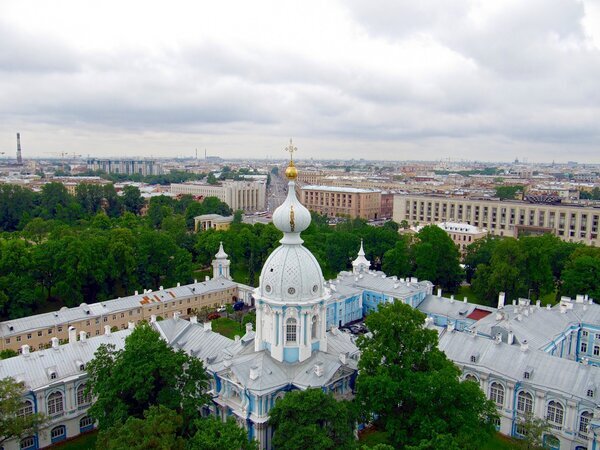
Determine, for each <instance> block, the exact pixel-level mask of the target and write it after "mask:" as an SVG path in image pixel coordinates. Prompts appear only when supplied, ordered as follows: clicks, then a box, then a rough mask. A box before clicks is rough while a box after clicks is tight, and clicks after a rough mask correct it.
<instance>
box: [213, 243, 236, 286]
mask: <svg viewBox="0 0 600 450" xmlns="http://www.w3.org/2000/svg"><path fill="white" fill-rule="evenodd" d="M230 265H231V262H230V261H229V258H228V255H227V253H225V250H223V242H221V243H220V244H219V251H218V252H217V254H216V255H215V259H213V262H212V266H213V279H214V278H226V279H228V280H231V275H230V273H229V266H230Z"/></svg>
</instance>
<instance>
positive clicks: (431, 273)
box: [413, 225, 462, 291]
mask: <svg viewBox="0 0 600 450" xmlns="http://www.w3.org/2000/svg"><path fill="white" fill-rule="evenodd" d="M417 239H418V240H417V243H416V244H415V245H414V248H413V251H414V255H415V256H414V258H415V275H416V276H417V277H418V278H419V279H422V280H429V281H431V282H432V283H433V284H436V285H440V286H442V287H443V288H444V289H448V290H450V291H454V290H456V288H457V287H458V285H459V284H460V280H461V278H462V271H461V268H460V262H459V260H460V254H459V252H458V249H457V248H456V245H455V244H454V242H452V239H450V236H448V233H446V232H445V231H444V230H442V229H441V228H440V227H438V226H437V225H427V226H425V227H423V228H422V229H421V231H419V233H418V234H417Z"/></svg>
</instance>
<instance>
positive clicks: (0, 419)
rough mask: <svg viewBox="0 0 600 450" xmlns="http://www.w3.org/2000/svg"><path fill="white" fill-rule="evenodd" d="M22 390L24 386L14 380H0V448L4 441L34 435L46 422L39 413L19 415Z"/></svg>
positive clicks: (21, 405)
mask: <svg viewBox="0 0 600 450" xmlns="http://www.w3.org/2000/svg"><path fill="white" fill-rule="evenodd" d="M24 390H25V385H24V384H23V383H21V382H17V381H16V380H15V379H14V378H10V377H8V378H3V379H0V447H2V444H3V443H4V442H5V441H8V440H10V439H15V438H16V439H21V438H22V437H24V436H28V435H31V434H32V433H35V432H36V431H37V430H38V429H39V428H40V427H41V426H43V424H44V423H45V422H46V420H47V419H46V417H45V416H44V415H43V414H40V413H32V414H22V413H20V411H21V408H22V407H23V391H24ZM2 448H4V447H2Z"/></svg>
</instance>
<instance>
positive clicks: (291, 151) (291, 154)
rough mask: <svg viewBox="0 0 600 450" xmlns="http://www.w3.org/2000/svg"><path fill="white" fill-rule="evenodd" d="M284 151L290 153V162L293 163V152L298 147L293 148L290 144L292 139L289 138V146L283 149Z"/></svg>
mask: <svg viewBox="0 0 600 450" xmlns="http://www.w3.org/2000/svg"><path fill="white" fill-rule="evenodd" d="M285 151H286V152H290V162H294V158H293V156H294V152H297V151H298V147H294V145H293V144H292V138H290V145H288V146H287V147H286V148H285Z"/></svg>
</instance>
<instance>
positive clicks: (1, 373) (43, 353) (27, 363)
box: [0, 329, 132, 390]
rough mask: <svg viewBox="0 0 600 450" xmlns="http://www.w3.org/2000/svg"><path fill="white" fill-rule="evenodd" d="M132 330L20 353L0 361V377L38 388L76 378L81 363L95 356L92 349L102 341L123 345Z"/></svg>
mask: <svg viewBox="0 0 600 450" xmlns="http://www.w3.org/2000/svg"><path fill="white" fill-rule="evenodd" d="M131 331H132V330H130V329H126V330H121V331H117V332H115V333H111V334H110V335H101V336H96V337H94V338H88V339H86V340H85V341H78V342H74V343H72V344H64V345H59V346H58V348H49V349H46V350H39V351H36V352H32V353H30V354H29V355H19V356H15V357H13V358H8V359H4V360H0V379H2V378H6V377H13V378H15V379H16V380H17V381H23V382H24V383H25V385H26V387H27V389H31V390H34V389H38V388H41V387H44V386H47V385H52V384H60V383H62V382H63V381H64V380H65V379H67V378H70V377H74V376H75V377H77V376H79V375H81V374H83V373H84V372H82V371H81V370H79V369H80V368H79V365H80V363H83V364H87V363H88V362H89V361H90V360H91V359H93V358H94V352H95V351H96V350H97V349H98V347H100V345H102V344H113V345H114V346H115V347H116V349H121V348H123V347H124V346H125V338H126V337H127V336H129V334H130V333H131ZM51 371H54V372H55V373H56V379H51V378H50V372H51Z"/></svg>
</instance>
